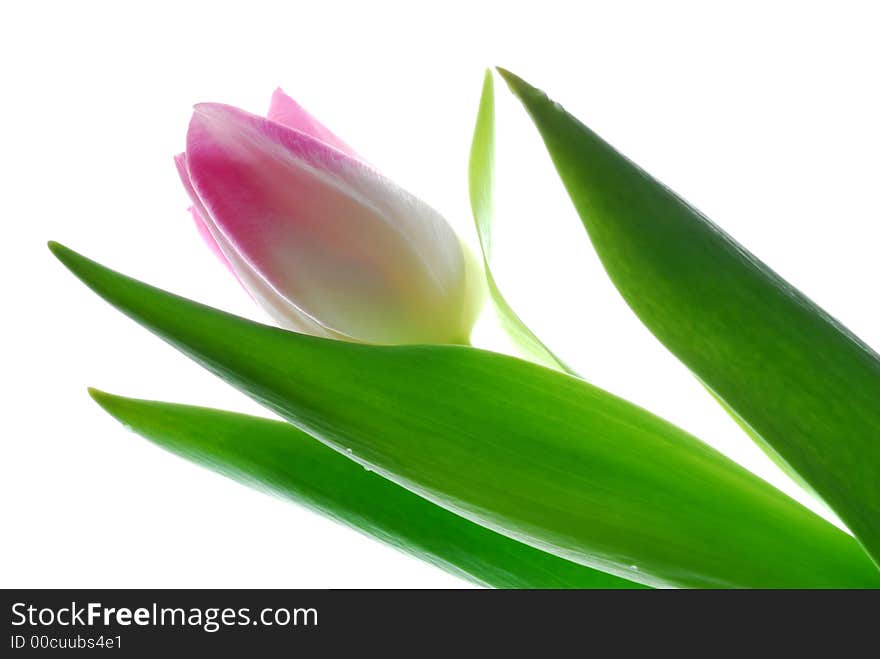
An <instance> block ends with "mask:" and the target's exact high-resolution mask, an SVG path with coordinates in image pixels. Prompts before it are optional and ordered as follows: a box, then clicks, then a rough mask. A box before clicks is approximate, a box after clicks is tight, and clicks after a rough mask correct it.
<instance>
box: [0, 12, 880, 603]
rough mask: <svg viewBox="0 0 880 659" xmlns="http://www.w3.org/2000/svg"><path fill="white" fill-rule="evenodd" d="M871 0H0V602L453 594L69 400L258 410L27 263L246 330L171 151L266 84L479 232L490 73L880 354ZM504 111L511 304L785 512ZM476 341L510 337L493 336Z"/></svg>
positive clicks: (501, 247) (512, 110) (70, 283)
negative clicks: (84, 266) (164, 294)
mask: <svg viewBox="0 0 880 659" xmlns="http://www.w3.org/2000/svg"><path fill="white" fill-rule="evenodd" d="M722 4H723V5H724V6H725V7H726V8H722ZM872 5H874V3H870V2H865V3H863V4H856V3H848V2H834V3H831V2H828V3H823V4H814V3H809V2H796V3H791V4H785V3H773V2H762V3H755V4H750V3H743V2H740V3H706V2H694V3H675V2H664V3H653V2H645V3H631V2H614V3H610V2H609V3H596V4H592V3H587V2H569V3H560V2H550V1H548V0H541V1H540V2H531V3H524V4H519V3H514V2H509V1H508V2H503V3H481V2H468V3H461V5H458V4H454V3H452V2H445V3H436V4H434V3H431V4H429V3H418V2H407V3H400V4H390V3H383V2H359V3H351V4H339V3H333V2H304V3H299V2H277V3H260V2H253V1H250V2H240V3H223V2H216V1H215V2H206V3H195V2H186V3H184V2H175V3H168V4H162V3H158V2H157V3H149V4H147V3H144V4H139V5H135V4H134V3H121V2H107V3H96V2H58V3H54V4H52V3H44V2H5V3H3V5H2V9H0V62H2V71H3V73H2V80H3V86H2V92H3V100H2V106H0V107H2V110H0V112H2V121H0V135H2V142H0V144H2V152H0V154H2V155H0V159H2V160H0V168H2V171H0V174H2V178H0V180H2V188H0V189H2V193H0V205H2V208H0V214H2V222H3V226H4V230H5V235H6V238H5V240H4V245H3V252H2V257H0V267H2V270H3V272H2V277H3V312H2V313H3V320H2V329H0V331H2V334H3V343H2V345H3V362H2V364H3V372H2V375H3V377H2V380H0V387H2V392H0V393H2V401H3V402H2V406H3V407H2V409H3V417H2V427H3V431H2V432H3V437H2V440H0V441H2V451H3V453H2V458H0V488H2V492H0V497H2V498H0V506H2V520H0V521H2V529H3V532H2V536H3V539H2V542H0V585H2V586H5V587H11V586H20V587H48V586H95V587H99V586H104V587H136V586H141V587H163V586H164V587H175V586H177V587H197V586H216V587H221V586H230V587H244V586H252V587H386V586H387V587H409V586H420V587H446V586H460V585H463V582H460V581H458V580H457V579H455V578H453V577H451V576H448V575H446V574H444V573H442V572H440V571H438V570H436V569H435V568H432V567H429V566H427V565H424V564H421V563H419V562H418V561H416V560H414V559H411V558H409V557H407V556H404V555H402V554H400V553H398V552H396V551H394V550H391V549H388V548H386V547H384V546H382V545H379V544H378V543H376V542H374V541H372V540H369V539H367V538H364V537H363V536H361V535H359V534H357V533H355V532H353V531H350V530H348V529H345V528H343V527H341V526H337V525H335V524H334V523H332V522H329V521H327V520H325V519H323V518H320V517H318V516H316V515H314V514H311V513H308V512H306V511H304V510H302V509H299V508H297V507H296V506H293V505H290V504H287V503H285V502H282V501H280V500H274V499H271V498H269V497H266V496H264V495H262V494H258V493H256V492H253V491H250V490H248V489H246V488H244V487H242V486H240V485H238V484H235V483H233V482H231V481H227V480H224V479H223V478H222V477H220V476H217V475H214V474H212V473H210V472H207V471H204V470H202V469H200V468H198V467H195V466H193V465H191V464H188V463H186V462H184V461H182V460H180V459H178V458H176V457H173V456H170V455H168V454H166V453H164V452H162V451H160V450H159V449H156V448H155V447H153V446H152V445H149V444H148V443H147V442H145V441H143V440H141V439H139V438H137V437H136V436H134V435H132V434H130V433H127V432H125V431H124V430H123V429H122V428H121V427H120V426H119V425H117V424H116V423H115V422H114V421H112V420H111V419H109V418H108V417H107V416H106V415H104V414H103V413H102V412H101V411H100V410H99V409H98V408H97V407H96V406H95V405H94V404H93V403H92V402H91V400H90V399H89V398H88V396H87V395H86V386H87V385H93V386H97V387H100V388H102V389H105V390H107V391H111V392H115V393H120V394H127V395H133V396H140V397H147V398H159V399H166V400H174V401H180V402H190V403H198V404H207V405H212V406H217V407H226V408H230V409H236V410H242V411H251V412H255V413H264V412H261V411H260V410H259V408H257V407H256V405H255V404H254V403H252V402H250V401H249V400H248V399H246V398H244V397H243V396H242V395H240V394H238V393H237V392H235V391H233V390H232V389H231V388H230V387H228V386H227V385H225V384H224V383H222V382H221V381H219V380H216V379H215V378H213V377H212V376H211V375H209V374H208V373H206V372H205V371H202V370H201V369H200V368H199V367H197V366H195V365H194V364H193V363H191V362H189V361H187V359H186V358H184V357H182V356H181V355H179V354H177V353H175V352H174V351H173V350H172V349H171V348H169V347H167V346H166V345H164V344H163V343H161V342H160V341H159V340H157V339H155V338H154V337H152V336H151V335H149V334H148V333H147V332H146V331H144V330H142V329H140V328H139V327H137V326H136V325H135V324H133V323H132V322H131V321H129V320H127V319H126V318H124V317H123V316H121V315H120V314H118V313H117V312H116V311H114V310H113V309H111V308H110V307H109V306H108V305H106V304H105V303H104V302H102V301H101V300H99V299H98V298H97V297H95V296H94V295H93V294H92V293H90V292H89V291H87V290H86V289H85V287H83V286H82V285H81V284H80V283H78V282H77V281H75V280H74V279H73V278H72V277H71V276H70V275H69V274H67V272H66V271H64V270H63V268H62V267H61V266H60V265H59V264H58V263H56V262H55V261H54V260H53V259H52V257H51V256H50V254H49V252H48V251H47V250H46V248H45V241H46V240H47V239H50V238H51V239H55V240H58V241H61V242H64V243H66V244H68V245H69V246H71V247H73V248H74V249H77V250H79V251H82V252H84V253H85V254H87V255H89V256H91V257H93V258H96V259H98V260H99V261H102V262H104V263H106V264H108V265H110V266H111V267H116V268H117V269H121V270H123V271H124V272H126V273H128V274H131V275H134V276H136V277H139V278H141V279H144V280H146V281H148V282H151V283H153V284H157V285H159V286H162V287H164V288H168V289H172V290H174V291H176V292H178V293H181V294H183V295H186V296H189V297H192V298H195V299H197V300H200V301H204V302H207V303H209V304H213V305H215V306H218V307H221V308H223V309H227V310H230V311H233V312H237V313H240V314H243V315H247V316H250V317H253V318H257V319H261V320H262V319H263V316H262V314H261V313H260V311H259V310H258V309H255V308H253V307H252V305H251V302H250V300H249V298H248V297H247V296H246V295H245V294H244V293H243V292H242V291H241V290H240V288H239V287H238V285H237V284H236V283H235V282H234V281H233V280H232V278H231V277H230V276H229V275H228V273H227V272H226V271H225V269H224V268H223V267H222V266H221V265H220V264H219V263H217V262H215V261H214V259H213V256H212V255H211V254H210V253H209V251H208V250H207V249H206V248H205V247H204V246H203V245H202V244H201V242H200V239H199V238H198V236H197V235H196V232H195V230H194V228H193V226H192V224H191V221H190V219H189V217H188V215H187V213H186V207H187V205H188V203H189V202H188V200H187V199H186V196H185V194H184V193H183V191H182V189H181V188H180V185H179V183H178V180H177V176H176V174H175V172H174V167H173V165H172V161H171V157H172V155H173V154H174V153H175V152H177V151H179V150H180V149H181V148H182V146H183V141H184V134H185V130H186V124H187V121H188V118H189V112H190V107H191V105H192V104H193V103H195V102H198V101H221V102H226V103H232V104H235V105H239V106H241V107H243V108H245V109H247V110H250V111H254V112H262V111H264V110H265V108H266V106H267V104H268V99H269V96H270V94H271V92H272V90H273V89H274V88H275V87H276V86H278V85H280V86H282V87H283V88H284V89H285V90H286V91H288V92H289V93H290V94H291V95H293V96H294V97H295V98H297V99H298V100H299V101H300V102H302V103H303V104H304V105H305V106H306V107H308V108H309V109H310V110H312V111H313V113H314V114H316V115H317V116H318V117H320V118H321V119H322V120H323V121H324V122H325V123H326V124H327V125H329V126H330V127H331V128H333V129H334V130H335V132H337V133H338V134H339V135H340V136H342V137H343V139H345V140H346V141H348V142H349V143H350V144H351V145H353V146H354V147H355V148H356V149H357V150H359V151H360V152H361V153H362V154H363V155H364V156H365V157H366V158H368V159H369V160H370V161H372V162H373V163H375V164H376V165H378V166H379V167H380V168H381V169H383V170H384V171H385V173H387V174H388V175H389V176H391V177H392V178H394V179H396V180H398V181H399V182H400V183H402V184H403V185H404V186H405V187H407V188H409V189H410V190H411V191H413V192H414V193H416V194H418V195H420V196H422V197H423V198H424V199H426V200H427V201H429V202H430V203H431V204H433V205H434V206H435V207H437V208H438V209H439V210H441V211H442V212H443V213H444V214H445V215H446V216H447V217H448V218H449V220H450V222H451V223H453V225H454V226H456V228H458V229H459V230H460V231H461V232H462V233H463V234H464V235H466V236H467V237H468V239H469V240H473V232H472V228H471V220H470V216H469V210H468V206H467V187H466V167H467V152H468V148H469V141H470V136H471V131H472V127H473V121H474V117H475V111H476V104H477V99H478V94H479V88H480V83H481V77H482V74H483V69H484V68H485V67H486V66H488V65H494V64H498V65H502V66H505V67H507V68H510V69H511V70H513V71H515V72H517V73H519V74H520V75H522V76H523V77H525V78H526V79H527V80H529V81H531V82H533V83H534V84H536V85H538V86H540V87H543V88H544V89H546V90H547V91H548V92H550V94H551V95H552V96H554V97H555V98H556V99H557V100H559V101H560V102H562V103H563V104H564V105H565V106H566V108H567V109H569V110H570V111H572V112H573V113H574V114H576V115H577V116H579V117H580V118H581V119H583V120H584V121H585V122H586V123H587V124H588V125H590V126H591V127H593V128H594V129H595V130H597V131H598V132H599V133H600V134H602V135H603V136H604V137H605V138H606V139H608V140H609V141H611V142H612V143H613V144H615V145H616V146H617V147H618V148H619V149H621V150H622V151H623V152H624V153H626V154H627V155H629V156H630V157H632V158H633V159H635V160H636V161H637V162H638V163H640V164H641V165H642V166H643V167H645V168H646V169H647V170H648V171H650V172H652V173H653V174H654V175H655V176H657V177H659V178H660V179H661V180H663V181H664V182H665V183H667V184H668V185H670V186H671V187H672V188H673V189H675V190H677V191H679V192H680V193H682V194H683V195H684V196H685V197H686V198H688V199H689V200H690V201H691V202H693V203H694V204H695V205H696V206H697V207H699V208H700V209H702V210H703V211H704V212H706V213H707V214H708V215H709V216H710V217H712V218H713V219H714V220H715V221H716V222H718V223H719V224H720V225H721V226H722V227H724V228H725V229H726V230H728V231H729V232H730V233H732V234H733V235H734V236H735V237H736V238H737V239H738V240H739V241H740V242H742V243H744V244H745V245H746V246H748V247H749V248H750V249H751V250H752V251H753V252H754V253H756V254H757V255H758V256H759V257H761V258H762V259H764V260H765V261H766V262H768V263H769V264H770V265H771V266H772V267H774V268H775V269H776V270H777V271H778V272H780V273H781V274H782V275H783V276H785V277H786V278H788V279H789V280H790V281H791V282H793V283H794V284H795V285H797V286H798V287H799V288H801V289H802V290H803V291H805V292H806V293H807V294H808V295H810V296H811V297H812V298H813V299H814V300H816V301H817V302H818V303H820V304H821V305H822V306H824V307H825V308H826V309H827V310H828V311H830V312H831V313H832V314H833V315H835V316H837V317H838V318H839V319H840V320H842V321H843V322H844V323H845V324H846V325H848V326H849V327H850V328H851V329H852V330H853V331H855V332H856V333H857V334H859V335H860V336H861V337H862V338H863V339H864V340H866V341H867V342H868V343H869V344H871V345H873V346H874V347H875V348H877V347H880V303H878V295H877V283H878V281H880V263H878V261H877V259H876V254H877V251H878V244H880V196H878V194H877V189H878V182H880V164H878V162H880V161H878V157H877V154H878V153H880V127H878V117H880V95H878V85H877V80H878V65H880V39H878V38H877V34H878V30H880V23H878V17H877V16H876V15H875V14H874V13H873V11H872ZM498 98H499V103H498V105H499V110H498V111H499V121H500V124H499V142H500V147H499V160H501V162H502V168H501V170H500V174H499V176H500V183H501V186H500V189H499V200H498V202H499V208H498V224H499V227H500V229H499V231H500V232H501V237H500V238H499V242H498V250H497V251H498V256H499V261H500V263H499V269H498V278H499V280H500V283H501V285H502V288H503V289H504V290H505V291H506V292H507V294H508V297H509V299H510V300H511V302H513V304H514V306H515V307H516V308H517V309H518V310H520V311H521V312H522V315H523V316H524V317H525V318H526V319H527V320H528V321H529V322H530V323H531V324H532V326H533V328H534V329H535V330H537V331H538V333H539V334H540V335H541V336H542V337H543V338H545V339H546V341H547V342H548V343H549V344H550V345H551V346H552V347H553V348H554V349H556V350H558V352H559V353H560V354H561V355H562V356H563V357H564V358H565V359H566V360H568V361H569V362H570V363H571V364H572V365H574V366H576V367H578V368H579V369H580V370H581V372H582V373H583V374H584V375H585V376H586V377H587V378H588V379H589V380H591V381H592V382H594V383H596V384H599V385H601V386H603V387H605V388H607V389H610V390H611V391H613V392H615V393H618V394H621V395H623V396H625V397H627V398H630V399H631V400H633V401H635V402H637V403H639V404H641V405H643V406H645V407H647V408H648V409H650V410H652V411H654V412H656V413H659V414H661V415H663V416H665V417H667V418H669V419H670V420H672V421H674V422H676V423H678V424H680V425H681V426H683V427H685V428H686V429H688V430H690V431H692V432H694V433H695V434H697V435H698V436H700V437H702V438H704V439H705V440H706V441H709V442H710V443H712V444H714V445H716V446H718V447H720V448H721V449H722V450H724V451H725V452H727V453H728V454H730V455H732V456H734V457H735V458H736V459H737V460H740V461H741V462H743V463H745V464H747V465H748V466H750V467H751V468H753V469H755V470H756V471H758V472H759V473H761V474H762V475H764V476H765V477H768V478H770V479H771V480H772V481H773V482H774V483H777V484H779V485H780V486H782V487H784V488H786V490H787V491H789V492H792V493H795V494H797V495H798V496H802V495H800V494H799V493H797V491H796V490H794V489H793V488H792V486H791V485H790V484H789V483H788V482H787V481H786V480H785V479H784V478H782V477H781V476H780V475H779V473H778V472H777V471H776V470H775V469H774V468H772V467H771V466H770V464H769V462H768V461H767V460H766V459H765V458H763V456H762V455H761V454H760V453H759V452H758V450H757V449H755V448H754V447H753V446H752V445H751V444H750V442H749V440H748V439H746V438H745V436H743V435H741V434H740V432H739V431H738V429H737V428H736V427H735V425H734V424H733V423H732V422H731V421H730V420H728V419H727V417H726V416H725V415H724V413H723V412H722V411H721V410H720V409H719V408H718V407H717V406H716V405H715V404H714V403H713V402H712V401H711V400H710V399H709V398H708V396H707V395H706V394H705V393H704V392H703V391H702V390H701V388H700V387H699V386H698V385H697V384H696V382H695V381H694V380H693V378H692V377H691V376H690V375H689V374H688V373H687V372H686V371H685V369H684V368H683V367H682V366H680V365H679V364H678V363H677V362H676V361H675V360H674V359H673V358H672V357H670V356H669V355H668V354H667V353H666V352H665V351H664V350H663V348H662V347H660V346H659V344H658V343H657V342H656V341H655V340H654V339H653V338H652V337H651V336H650V335H649V334H648V333H647V331H646V330H644V329H643V328H642V327H641V325H640V324H639V322H638V321H637V320H636V319H635V317H634V316H633V315H632V314H631V313H630V312H629V310H628V309H627V307H626V306H625V305H624V304H623V302H622V301H621V300H620V299H619V298H618V297H617V295H616V293H615V291H614V290H613V288H612V287H611V285H610V284H609V282H608V281H607V279H606V278H605V276H604V274H603V272H602V270H601V268H600V267H599V265H598V263H597V260H596V257H595V255H594V254H593V252H592V251H591V248H590V245H589V242H588V240H587V238H586V236H585V234H584V232H583V230H582V228H581V225H580V223H579V221H578V219H577V218H576V216H575V215H574V213H573V212H572V210H571V209H570V207H569V202H568V200H567V198H566V197H565V195H564V193H563V191H562V188H561V186H560V184H559V183H558V181H557V180H556V178H555V175H554V173H553V171H552V168H551V166H550V163H549V160H548V158H547V156H546V154H545V152H544V151H543V150H542V147H541V145H540V143H539V141H538V139H537V137H536V134H535V133H534V130H533V129H532V128H531V127H530V124H529V123H528V121H527V120H526V119H525V115H524V114H523V112H522V111H521V109H520V108H519V107H517V106H516V105H515V104H514V101H513V99H512V97H511V96H510V95H509V94H507V92H506V91H505V90H504V88H503V85H500V84H499V86H498ZM477 336H478V341H479V343H480V344H481V345H484V346H489V347H492V346H495V347H501V346H502V343H501V342H500V341H499V337H498V333H497V330H496V329H495V328H494V326H493V325H492V324H491V323H490V322H485V323H483V324H482V325H481V326H480V328H479V332H478V334H477ZM264 414H265V413H264Z"/></svg>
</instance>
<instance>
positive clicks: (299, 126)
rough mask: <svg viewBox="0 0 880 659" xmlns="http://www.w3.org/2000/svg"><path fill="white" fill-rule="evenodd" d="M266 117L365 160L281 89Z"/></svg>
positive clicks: (273, 97)
mask: <svg viewBox="0 0 880 659" xmlns="http://www.w3.org/2000/svg"><path fill="white" fill-rule="evenodd" d="M266 117H267V118H268V119H269V120H270V121H274V122H275V123H279V124H281V125H282V126H287V127H288V128H291V129H293V130H296V131H299V132H300V133H305V134H306V135H308V136H309V137H314V138H315V139H316V140H318V141H319V142H323V143H324V144H328V145H329V146H332V147H333V148H334V149H338V150H339V151H342V152H343V153H345V154H348V155H349V156H351V157H352V158H358V159H359V160H363V158H361V157H360V156H359V155H358V154H357V153H355V151H354V149H352V148H351V147H350V146H348V145H347V144H346V143H345V142H343V141H342V140H341V139H339V138H338V137H336V135H334V134H333V132H332V131H331V130H330V129H329V128H327V127H326V126H325V125H324V124H322V123H321V122H320V121H318V120H317V119H315V118H314V117H313V116H312V115H311V114H309V113H308V111H306V109H305V108H304V107H302V106H301V105H300V104H299V103H297V102H296V101H294V100H293V99H292V98H291V97H290V96H288V95H287V94H285V93H284V90H282V89H281V87H279V88H278V89H276V90H275V92H274V93H273V94H272V100H271V102H270V103H269V112H268V114H267V115H266Z"/></svg>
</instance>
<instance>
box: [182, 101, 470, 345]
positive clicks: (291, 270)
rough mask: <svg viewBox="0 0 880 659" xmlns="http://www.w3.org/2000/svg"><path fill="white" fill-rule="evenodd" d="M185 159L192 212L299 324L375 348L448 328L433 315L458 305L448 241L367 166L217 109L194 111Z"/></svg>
mask: <svg viewBox="0 0 880 659" xmlns="http://www.w3.org/2000/svg"><path fill="white" fill-rule="evenodd" d="M187 159H188V162H187V167H188V172H189V175H190V178H191V182H192V185H193V188H194V190H195V192H196V194H197V196H198V198H199V199H200V201H201V203H202V204H203V207H204V209H205V212H204V213H203V216H204V215H207V216H209V217H210V218H211V220H212V222H213V225H214V226H215V227H216V229H218V230H219V233H220V234H222V237H223V238H224V240H226V241H227V242H228V243H229V245H230V246H231V248H232V249H234V251H235V252H236V254H238V255H239V256H240V257H242V258H243V259H244V261H246V262H247V264H248V265H249V266H250V267H251V268H252V269H253V270H254V271H256V272H259V273H260V274H261V275H262V277H263V279H264V280H265V281H266V282H268V283H269V284H270V285H271V287H272V288H273V289H274V290H275V291H277V292H278V294H279V295H281V296H283V297H284V298H285V299H286V300H287V301H288V302H290V303H291V304H295V305H296V306H297V307H298V308H299V309H300V310H302V311H303V312H304V313H305V314H307V315H308V316H310V317H311V318H313V319H319V320H320V323H321V324H322V325H324V326H326V327H328V328H332V329H333V330H335V331H337V332H342V333H345V334H348V335H351V336H357V337H360V338H362V339H363V340H366V341H372V342H376V343H403V342H410V343H413V342H419V341H421V340H424V341H425V342H429V341H432V340H435V339H437V338H438V336H437V334H438V333H450V332H452V331H453V330H452V328H448V327H440V326H439V324H438V323H437V322H436V320H435V319H436V317H438V316H443V317H450V318H452V317H453V316H454V314H450V312H449V309H455V308H460V307H461V306H462V304H463V301H462V300H461V292H462V290H463V289H464V287H463V286H462V284H461V278H462V277H463V276H464V275H463V274H462V273H463V271H464V268H463V255H462V251H461V247H460V244H459V242H458V238H457V237H456V236H455V234H454V233H453V232H452V230H451V228H450V227H449V226H448V225H447V224H446V222H445V220H443V218H442V217H440V216H439V215H438V214H437V213H436V212H435V211H433V210H432V209H431V208H429V207H428V206H427V205H425V204H424V203H423V202H421V201H420V200H418V199H416V198H414V197H412V196H411V195H409V194H408V193H406V192H405V191H403V190H401V189H400V188H398V187H397V186H395V185H394V184H393V183H391V182H390V181H388V180H387V179H385V178H384V177H382V176H380V175H379V174H377V173H376V172H375V171H374V170H372V169H371V168H370V167H368V166H366V165H364V164H363V163H362V162H360V161H358V160H355V159H353V158H351V157H350V156H348V155H346V154H344V153H342V152H340V151H338V150H336V149H335V148H332V147H330V146H328V145H327V144H325V143H323V142H320V141H318V140H316V139H315V138H313V137H310V136H308V135H306V134H304V133H301V132H298V131H295V130H291V129H289V128H287V127H285V126H283V125H281V124H279V123H275V122H273V121H270V120H267V119H263V118H261V117H257V116H254V115H251V114H248V113H246V112H243V111H241V110H238V109H236V108H233V107H230V106H224V105H218V104H201V105H198V106H196V111H195V113H194V115H193V118H192V120H191V122H190V126H189V131H188V133H187ZM218 242H221V245H222V241H218ZM450 322H453V321H452V320H450Z"/></svg>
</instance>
